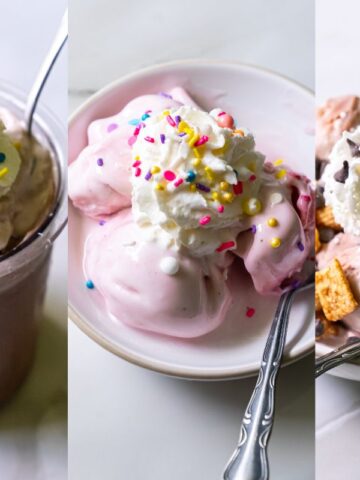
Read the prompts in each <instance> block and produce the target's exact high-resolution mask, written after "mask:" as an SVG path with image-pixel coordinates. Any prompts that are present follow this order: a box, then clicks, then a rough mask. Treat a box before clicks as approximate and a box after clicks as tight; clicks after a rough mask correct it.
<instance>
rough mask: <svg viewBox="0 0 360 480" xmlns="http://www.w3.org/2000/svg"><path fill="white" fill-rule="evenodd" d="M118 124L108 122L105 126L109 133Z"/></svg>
mask: <svg viewBox="0 0 360 480" xmlns="http://www.w3.org/2000/svg"><path fill="white" fill-rule="evenodd" d="M118 126H119V125H118V124H117V123H110V124H109V125H108V126H107V131H108V132H109V133H110V132H112V131H114V130H116V129H117V128H118Z"/></svg>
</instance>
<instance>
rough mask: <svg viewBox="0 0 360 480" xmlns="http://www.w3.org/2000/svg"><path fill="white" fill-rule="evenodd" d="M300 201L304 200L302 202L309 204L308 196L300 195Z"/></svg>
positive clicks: (309, 198)
mask: <svg viewBox="0 0 360 480" xmlns="http://www.w3.org/2000/svg"><path fill="white" fill-rule="evenodd" d="M300 199H301V200H304V202H311V197H310V195H300Z"/></svg>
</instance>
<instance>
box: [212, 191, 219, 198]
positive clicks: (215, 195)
mask: <svg viewBox="0 0 360 480" xmlns="http://www.w3.org/2000/svg"><path fill="white" fill-rule="evenodd" d="M219 197H220V195H219V193H218V192H212V194H211V198H212V199H213V200H219Z"/></svg>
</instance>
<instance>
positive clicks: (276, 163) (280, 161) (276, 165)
mask: <svg viewBox="0 0 360 480" xmlns="http://www.w3.org/2000/svg"><path fill="white" fill-rule="evenodd" d="M282 163H284V160H283V159H282V158H278V159H277V160H275V162H274V165H275V167H278V166H279V165H281V164H282Z"/></svg>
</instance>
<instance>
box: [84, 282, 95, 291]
mask: <svg viewBox="0 0 360 480" xmlns="http://www.w3.org/2000/svg"><path fill="white" fill-rule="evenodd" d="M85 285H86V288H88V289H89V290H92V289H93V288H95V285H94V282H93V281H92V280H87V281H86V283H85Z"/></svg>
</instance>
